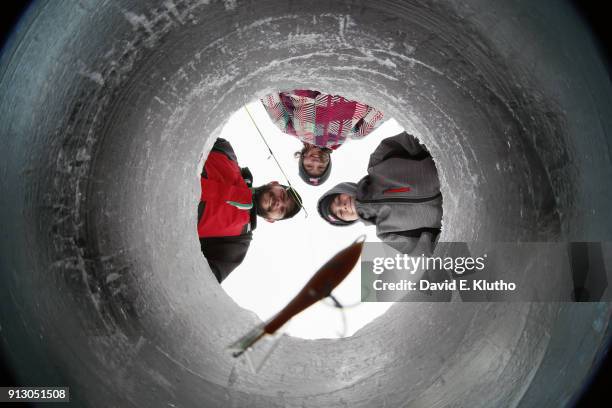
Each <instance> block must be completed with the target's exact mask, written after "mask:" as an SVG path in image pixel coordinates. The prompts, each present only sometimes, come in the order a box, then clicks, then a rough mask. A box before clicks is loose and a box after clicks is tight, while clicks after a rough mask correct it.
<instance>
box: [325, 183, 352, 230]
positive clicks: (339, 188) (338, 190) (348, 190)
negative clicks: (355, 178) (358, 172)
mask: <svg viewBox="0 0 612 408" xmlns="http://www.w3.org/2000/svg"><path fill="white" fill-rule="evenodd" d="M342 193H345V194H350V195H352V196H353V197H356V196H357V184H356V183H340V184H338V185H336V186H335V187H334V188H332V189H331V190H328V191H327V192H326V193H325V194H323V195H322V196H321V198H319V202H318V203H317V210H318V211H319V215H320V216H321V218H323V219H324V220H325V221H327V222H328V223H330V224H332V225H336V226H346V225H351V224H352V223H354V222H355V221H343V220H341V219H338V218H336V217H334V216H333V215H332V214H331V211H330V210H329V206H330V205H331V202H332V200H333V199H334V197H335V196H336V195H338V194H342Z"/></svg>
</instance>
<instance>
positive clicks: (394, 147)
mask: <svg viewBox="0 0 612 408" xmlns="http://www.w3.org/2000/svg"><path fill="white" fill-rule="evenodd" d="M390 157H401V158H406V159H413V160H422V159H425V158H427V157H430V154H429V152H428V151H427V149H426V148H425V146H423V145H422V144H421V143H419V141H418V140H417V138H416V137H414V136H412V135H409V134H408V133H406V132H402V133H400V134H399V135H395V136H392V137H388V138H386V139H384V140H383V141H382V142H380V144H379V145H378V147H377V148H376V150H375V151H374V153H372V154H371V155H370V162H369V164H368V168H370V167H374V166H376V165H377V164H379V163H380V162H382V161H385V160H387V159H388V158H390Z"/></svg>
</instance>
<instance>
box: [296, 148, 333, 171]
mask: <svg viewBox="0 0 612 408" xmlns="http://www.w3.org/2000/svg"><path fill="white" fill-rule="evenodd" d="M307 147H308V148H307V149H306V151H305V152H303V153H302V165H303V166H304V170H306V173H308V175H309V176H311V177H319V176H320V175H322V174H323V173H325V169H327V166H328V165H329V160H330V157H329V151H326V150H324V149H321V148H319V147H317V146H313V145H308V146H307Z"/></svg>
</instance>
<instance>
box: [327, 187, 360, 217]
mask: <svg viewBox="0 0 612 408" xmlns="http://www.w3.org/2000/svg"><path fill="white" fill-rule="evenodd" d="M330 211H331V213H332V214H333V215H334V216H336V217H337V218H340V219H341V220H343V221H355V220H358V219H359V215H358V214H357V208H356V207H355V198H354V197H353V196H351V195H350V194H345V193H341V194H338V195H337V196H336V197H334V199H333V200H332V202H331V205H330Z"/></svg>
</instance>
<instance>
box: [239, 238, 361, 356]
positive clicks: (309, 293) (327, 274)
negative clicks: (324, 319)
mask: <svg viewBox="0 0 612 408" xmlns="http://www.w3.org/2000/svg"><path fill="white" fill-rule="evenodd" d="M365 238H366V236H365V235H361V236H359V237H358V238H357V239H356V240H355V241H354V242H353V243H352V244H351V245H349V246H348V247H346V248H344V249H343V250H341V251H340V252H338V253H337V254H336V255H334V256H333V257H332V258H331V259H330V260H329V261H327V262H326V263H325V264H324V265H323V266H322V267H320V268H319V270H318V271H317V272H316V273H315V274H314V276H313V277H312V278H311V279H310V280H309V281H308V283H307V284H306V285H305V286H304V287H303V288H302V290H301V291H300V292H299V293H298V294H297V295H296V296H295V297H294V298H293V299H292V300H291V301H290V302H289V303H288V304H287V305H286V306H285V307H284V308H283V309H282V310H281V311H280V312H278V313H277V314H276V315H275V316H274V317H272V318H271V319H269V320H268V321H267V322H266V323H264V324H262V325H259V326H257V327H255V328H254V329H253V330H251V331H250V332H249V333H247V334H246V335H245V336H243V337H242V338H240V339H239V340H238V341H236V342H235V343H234V344H232V345H231V346H229V350H231V351H232V352H233V353H232V355H233V356H234V357H239V356H240V355H242V354H243V353H244V352H245V351H246V350H247V349H248V348H250V347H252V346H253V345H254V344H255V343H256V342H257V341H259V340H260V339H261V338H262V337H263V336H265V335H266V334H274V333H276V331H277V330H278V329H280V328H281V327H282V326H283V325H284V324H285V323H287V322H288V321H289V320H290V319H291V318H292V317H294V316H295V315H297V314H298V313H300V312H302V311H303V310H305V309H307V308H308V307H310V306H312V305H313V304H314V303H316V302H318V301H319V300H322V299H324V298H326V297H328V296H330V295H331V292H332V290H334V289H335V288H336V287H337V286H338V285H339V284H340V283H341V282H342V281H343V280H344V279H345V278H346V277H347V275H348V274H349V273H350V272H351V271H352V270H353V268H354V267H355V265H356V264H357V261H358V260H359V257H360V256H361V251H362V249H363V244H364V242H365Z"/></svg>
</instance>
